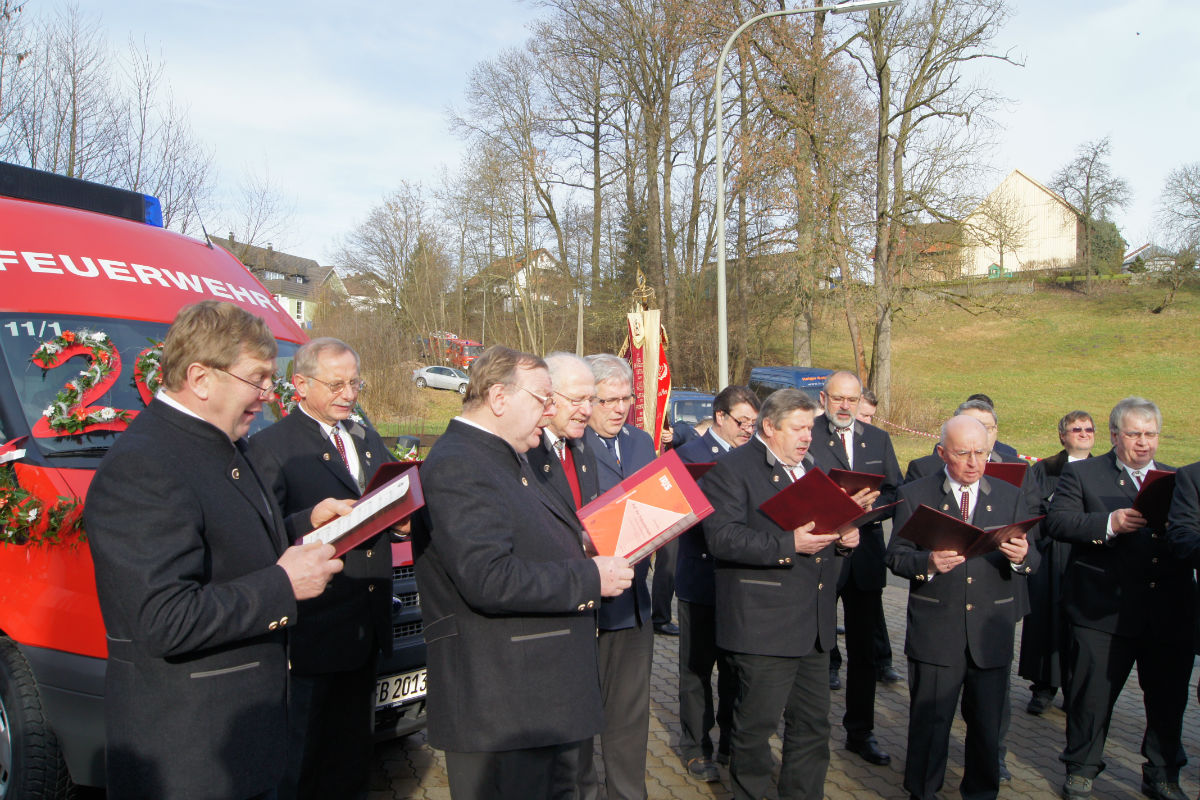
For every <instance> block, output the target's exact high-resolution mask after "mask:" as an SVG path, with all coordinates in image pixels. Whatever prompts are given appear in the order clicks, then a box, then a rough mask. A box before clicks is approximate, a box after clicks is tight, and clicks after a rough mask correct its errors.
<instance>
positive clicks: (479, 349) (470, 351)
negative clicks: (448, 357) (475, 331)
mask: <svg viewBox="0 0 1200 800" xmlns="http://www.w3.org/2000/svg"><path fill="white" fill-rule="evenodd" d="M463 355H465V356H475V357H479V356H481V355H483V345H481V344H469V345H467V346H466V347H464V348H463Z"/></svg>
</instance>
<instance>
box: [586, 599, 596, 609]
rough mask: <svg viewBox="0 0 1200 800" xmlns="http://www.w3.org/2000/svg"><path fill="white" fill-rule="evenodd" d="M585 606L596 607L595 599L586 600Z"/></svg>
mask: <svg viewBox="0 0 1200 800" xmlns="http://www.w3.org/2000/svg"><path fill="white" fill-rule="evenodd" d="M587 607H588V608H595V607H596V601H595V600H588V601H587Z"/></svg>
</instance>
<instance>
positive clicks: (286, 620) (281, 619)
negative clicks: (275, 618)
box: [279, 616, 288, 625]
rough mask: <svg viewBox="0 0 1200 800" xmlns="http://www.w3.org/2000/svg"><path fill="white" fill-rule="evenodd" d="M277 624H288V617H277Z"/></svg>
mask: <svg viewBox="0 0 1200 800" xmlns="http://www.w3.org/2000/svg"><path fill="white" fill-rule="evenodd" d="M279 624H280V625H287V624H288V618H287V617H286V616H283V617H280V618H279Z"/></svg>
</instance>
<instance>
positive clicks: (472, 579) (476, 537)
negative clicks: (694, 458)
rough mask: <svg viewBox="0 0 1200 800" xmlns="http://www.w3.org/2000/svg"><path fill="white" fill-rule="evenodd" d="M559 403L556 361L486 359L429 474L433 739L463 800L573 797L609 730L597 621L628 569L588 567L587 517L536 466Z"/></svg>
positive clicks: (492, 351) (500, 353) (420, 580)
mask: <svg viewBox="0 0 1200 800" xmlns="http://www.w3.org/2000/svg"><path fill="white" fill-rule="evenodd" d="M556 398H557V395H555V394H554V390H553V387H552V385H551V383H550V374H549V372H548V371H547V370H546V362H544V361H543V360H542V359H540V358H538V357H537V356H534V355H530V354H528V353H521V352H517V351H515V350H510V349H508V348H506V347H499V346H493V347H490V348H488V349H487V350H486V351H485V352H484V353H483V355H482V356H480V357H479V358H478V359H477V360H476V361H475V362H474V363H473V364H472V365H471V380H470V382H469V383H468V384H467V393H466V395H465V396H464V398H463V410H462V414H460V415H459V416H458V417H455V418H454V419H453V420H451V421H450V424H449V426H447V428H446V432H445V433H444V434H442V436H441V437H440V438H439V439H438V441H437V443H436V444H435V445H434V446H433V448H432V449H431V450H430V452H429V456H428V457H427V458H426V459H425V463H424V464H422V465H421V484H422V486H423V488H424V490H425V508H424V509H422V510H421V511H420V512H419V513H418V515H417V519H416V520H414V523H413V554H414V556H415V559H416V570H417V586H418V588H420V590H421V606H422V609H423V611H424V618H425V620H426V623H425V642H426V645H427V647H428V661H429V700H428V706H427V709H428V716H429V727H428V739H429V744H430V745H431V746H433V747H436V748H438V749H439V750H444V751H445V752H446V773H447V777H448V778H449V781H450V794H451V795H452V796H453V797H454V798H455V800H537V799H538V798H547V799H549V798H559V797H573V796H575V791H576V785H577V782H578V770H579V759H580V756H581V755H582V751H583V750H584V749H585V748H586V750H587V752H588V753H590V752H591V744H592V737H593V736H594V735H595V734H596V733H598V732H599V731H600V728H601V723H602V715H603V711H602V707H601V697H600V675H599V673H598V671H597V667H596V621H595V614H596V608H597V606H599V605H600V601H601V597H612V596H615V595H618V594H620V593H621V592H623V591H624V590H625V589H627V588H628V587H629V585H630V580H631V579H632V578H633V570H632V569H630V568H629V565H628V564H627V563H626V561H625V560H624V559H622V558H614V557H607V556H596V557H594V558H591V559H589V558H587V556H586V555H585V554H584V550H583V547H582V544H581V542H582V536H583V528H582V527H581V526H580V524H579V518H578V517H577V516H576V515H575V513H574V511H573V509H572V508H571V507H570V506H569V505H567V504H566V503H564V502H562V501H561V500H560V499H558V498H557V497H556V496H555V495H554V494H552V493H551V492H547V491H544V490H543V489H542V488H540V486H539V480H538V477H537V475H536V474H535V473H534V470H533V469H532V467H531V466H530V464H529V462H528V460H527V459H526V457H525V454H526V453H527V452H528V451H529V450H530V449H531V448H533V447H537V446H538V443H539V442H540V441H541V440H542V428H544V427H545V425H546V424H547V423H548V422H549V419H550V417H551V416H553V414H554V410H555V407H556V406H557V400H556Z"/></svg>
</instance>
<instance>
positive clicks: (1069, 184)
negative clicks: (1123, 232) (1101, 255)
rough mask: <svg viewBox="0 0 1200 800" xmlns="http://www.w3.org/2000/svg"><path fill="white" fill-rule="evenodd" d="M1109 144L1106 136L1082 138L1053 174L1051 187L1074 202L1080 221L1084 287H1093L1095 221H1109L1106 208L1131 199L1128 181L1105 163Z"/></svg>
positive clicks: (1111, 207)
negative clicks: (1085, 281) (1084, 272)
mask: <svg viewBox="0 0 1200 800" xmlns="http://www.w3.org/2000/svg"><path fill="white" fill-rule="evenodd" d="M1110 150H1111V146H1110V144H1109V139H1108V137H1107V136H1106V137H1104V138H1103V139H1094V140H1092V141H1090V142H1084V143H1083V144H1081V145H1080V146H1079V147H1078V148H1076V150H1075V157H1074V158H1073V159H1071V161H1069V162H1068V163H1067V164H1066V165H1064V166H1063V167H1062V169H1060V170H1059V171H1058V172H1056V173H1055V174H1054V178H1053V179H1052V180H1051V181H1050V188H1051V189H1053V190H1054V191H1056V192H1058V193H1059V194H1060V195H1062V196H1063V198H1064V199H1065V200H1066V201H1067V202H1068V203H1070V204H1071V205H1073V206H1075V208H1076V209H1077V210H1078V211H1079V214H1080V216H1081V217H1082V219H1081V220H1080V221H1081V222H1082V223H1083V231H1084V234H1083V247H1082V248H1080V251H1081V253H1082V261H1083V268H1084V269H1085V270H1086V274H1087V288H1088V290H1089V291H1090V290H1091V288H1092V276H1093V275H1095V274H1096V272H1097V267H1098V264H1097V263H1096V258H1095V256H1094V253H1093V243H1094V242H1093V239H1094V238H1095V234H1096V228H1097V223H1098V222H1108V221H1109V218H1108V215H1109V212H1111V211H1113V210H1114V209H1117V208H1124V207H1125V205H1126V204H1128V203H1129V200H1130V191H1129V184H1128V183H1126V182H1125V180H1124V179H1122V178H1119V177H1117V176H1116V175H1114V174H1113V172H1112V168H1111V167H1110V166H1109V164H1108V157H1109V152H1110Z"/></svg>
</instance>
